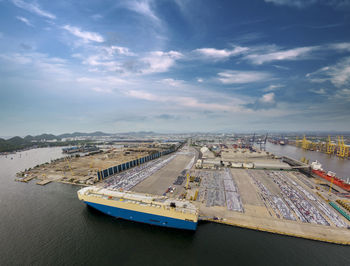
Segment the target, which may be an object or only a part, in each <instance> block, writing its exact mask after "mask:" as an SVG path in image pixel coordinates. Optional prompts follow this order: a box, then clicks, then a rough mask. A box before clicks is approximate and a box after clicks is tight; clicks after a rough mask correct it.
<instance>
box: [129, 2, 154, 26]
mask: <svg viewBox="0 0 350 266" xmlns="http://www.w3.org/2000/svg"><path fill="white" fill-rule="evenodd" d="M152 2H153V1H151V0H134V1H125V3H124V7H126V8H127V9H129V10H131V11H134V12H136V13H138V14H141V15H143V16H145V17H148V18H149V19H151V20H153V21H154V22H157V23H159V22H160V19H159V18H158V17H157V16H156V14H155V12H154V11H153V10H152V6H151V4H152Z"/></svg>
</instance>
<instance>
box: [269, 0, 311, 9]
mask: <svg viewBox="0 0 350 266" xmlns="http://www.w3.org/2000/svg"><path fill="white" fill-rule="evenodd" d="M265 2H267V3H273V4H276V5H287V6H294V7H299V8H303V7H306V6H309V5H311V4H314V3H316V2H317V0H265Z"/></svg>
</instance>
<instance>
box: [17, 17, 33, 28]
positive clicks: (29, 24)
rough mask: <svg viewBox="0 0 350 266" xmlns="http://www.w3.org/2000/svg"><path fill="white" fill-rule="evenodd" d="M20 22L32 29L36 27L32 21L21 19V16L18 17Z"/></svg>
mask: <svg viewBox="0 0 350 266" xmlns="http://www.w3.org/2000/svg"><path fill="white" fill-rule="evenodd" d="M16 18H17V19H18V20H20V21H22V22H23V23H25V24H26V25H27V26H30V27H34V26H33V24H32V23H30V21H29V20H28V19H27V18H25V17H20V16H17V17H16Z"/></svg>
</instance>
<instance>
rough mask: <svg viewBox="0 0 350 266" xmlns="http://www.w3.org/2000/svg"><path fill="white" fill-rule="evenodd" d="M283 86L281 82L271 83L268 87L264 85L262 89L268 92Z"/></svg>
mask: <svg viewBox="0 0 350 266" xmlns="http://www.w3.org/2000/svg"><path fill="white" fill-rule="evenodd" d="M282 87H284V85H281V84H272V85H270V86H268V87H266V88H265V89H263V91H264V92H270V91H275V90H277V89H279V88H282Z"/></svg>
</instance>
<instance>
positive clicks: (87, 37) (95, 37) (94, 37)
mask: <svg viewBox="0 0 350 266" xmlns="http://www.w3.org/2000/svg"><path fill="white" fill-rule="evenodd" d="M62 28H63V29H65V30H67V31H68V32H70V33H71V34H73V35H74V36H76V37H79V38H81V39H82V40H83V41H84V42H90V41H93V42H99V43H101V42H104V39H103V37H102V36H101V35H100V34H98V33H96V32H89V31H82V30H81V29H80V28H78V27H74V26H70V25H65V26H63V27H62Z"/></svg>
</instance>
